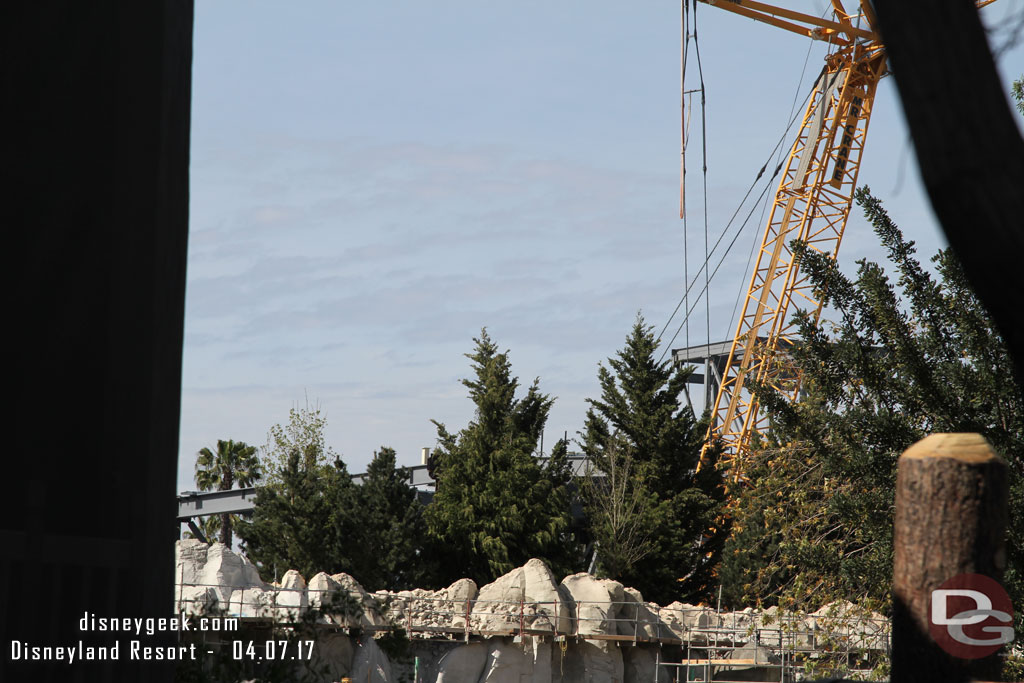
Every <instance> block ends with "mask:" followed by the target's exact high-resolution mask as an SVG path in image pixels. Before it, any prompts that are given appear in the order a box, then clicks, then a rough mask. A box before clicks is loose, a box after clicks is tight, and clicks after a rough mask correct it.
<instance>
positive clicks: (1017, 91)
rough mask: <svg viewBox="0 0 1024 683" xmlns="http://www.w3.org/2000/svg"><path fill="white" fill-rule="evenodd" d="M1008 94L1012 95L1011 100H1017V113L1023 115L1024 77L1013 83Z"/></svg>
mask: <svg viewBox="0 0 1024 683" xmlns="http://www.w3.org/2000/svg"><path fill="white" fill-rule="evenodd" d="M1010 92H1011V93H1012V94H1013V99H1015V100H1017V111H1019V112H1020V113H1021V115H1024V76H1021V77H1020V78H1018V79H1017V80H1015V81H1014V82H1013V86H1012V87H1011V89H1010Z"/></svg>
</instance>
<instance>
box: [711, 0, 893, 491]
mask: <svg viewBox="0 0 1024 683" xmlns="http://www.w3.org/2000/svg"><path fill="white" fill-rule="evenodd" d="M703 1H705V2H709V4H711V3H712V1H713V0H703ZM715 4H717V6H719V7H722V8H723V9H728V10H730V11H733V12H735V13H737V14H742V15H744V16H751V18H758V19H759V20H762V21H765V22H766V23H771V24H773V25H776V26H779V25H780V23H783V24H787V25H786V26H783V28H787V29H788V30H794V29H793V28H791V27H792V26H794V25H793V24H791V23H790V22H782V21H781V20H780V19H778V18H777V17H785V18H786V19H799V18H801V17H802V18H803V19H802V20H806V19H807V18H808V17H807V15H799V13H795V12H788V11H784V10H778V8H769V7H768V6H766V5H763V4H762V3H756V2H750V1H748V0H740V1H739V2H728V1H726V2H719V3H715ZM833 6H834V8H835V9H836V12H835V13H836V16H837V19H838V21H825V20H820V19H817V18H816V17H809V19H812V20H814V23H812V24H811V25H810V27H809V28H806V29H801V30H800V31H797V32H803V33H804V34H805V35H809V36H811V37H815V38H819V37H825V38H826V39H829V40H830V41H831V42H832V45H833V49H832V51H831V52H830V54H829V55H828V56H827V57H826V62H825V68H824V69H823V70H822V73H821V75H820V76H819V77H818V80H817V81H816V82H815V84H814V87H813V91H812V94H811V97H810V98H809V100H808V104H807V108H806V110H805V112H804V116H803V122H802V125H801V127H800V131H799V134H798V135H797V138H796V140H795V142H794V143H793V147H792V148H791V149H790V152H789V156H788V159H787V161H786V165H785V171H784V173H783V174H782V176H781V180H780V182H779V187H778V190H777V191H776V193H775V198H774V201H773V204H772V209H771V213H770V214H769V218H768V224H767V226H766V228H765V231H764V235H763V237H762V240H761V246H760V249H759V250H758V253H757V260H756V263H755V266H754V272H753V274H752V276H751V279H750V285H749V286H748V288H747V294H746V297H745V299H744V304H743V310H742V314H741V315H740V318H739V324H738V325H737V328H736V334H735V336H734V337H733V340H732V346H731V349H730V351H729V356H728V360H727V362H726V365H725V371H724V372H723V374H722V381H721V384H720V385H719V389H718V393H717V395H716V397H715V402H714V407H713V408H712V422H711V427H710V428H709V433H708V439H707V440H706V442H705V445H704V448H703V450H702V453H701V465H703V463H704V462H705V460H706V455H707V452H708V450H709V449H710V448H712V447H713V446H714V444H715V442H718V443H720V444H721V446H722V447H723V462H724V464H725V465H726V466H727V467H728V468H729V469H730V473H731V477H732V479H733V480H734V481H735V480H738V479H739V478H740V476H741V474H742V464H743V461H744V456H745V455H746V453H747V451H748V450H749V447H750V441H751V437H752V435H753V434H754V433H755V432H761V431H763V430H764V429H765V428H766V426H767V425H766V420H767V418H766V416H765V415H763V414H762V412H761V411H760V408H759V404H758V400H757V397H756V396H755V395H754V394H753V393H752V392H751V391H750V389H749V387H745V386H744V385H745V383H746V382H747V380H748V379H749V378H754V379H755V380H756V382H757V383H758V384H761V385H763V386H767V387H770V388H773V389H775V390H776V391H779V392H780V393H782V394H783V395H786V396H788V397H790V398H791V399H793V400H795V399H796V398H797V396H798V394H799V388H800V376H799V374H797V373H795V372H794V371H793V370H792V369H791V367H790V366H789V364H787V363H786V362H785V353H784V352H785V350H786V348H787V347H789V346H790V345H791V344H792V343H793V342H794V341H795V337H794V329H793V325H792V323H791V322H790V321H789V315H790V313H791V311H792V308H793V306H794V301H795V302H797V305H800V307H801V308H804V309H807V310H810V311H813V312H814V313H813V314H814V316H815V319H817V318H818V317H819V316H820V314H821V309H822V302H821V301H820V300H818V299H817V297H816V296H815V295H814V292H813V291H812V286H811V283H810V281H809V280H808V278H807V277H806V276H805V275H802V274H801V273H800V271H799V268H798V266H797V263H796V262H795V260H794V257H793V252H792V248H791V242H792V241H793V240H800V241H801V242H804V243H806V244H807V245H808V247H809V248H810V249H814V250H816V251H818V252H821V253H823V254H826V255H827V256H829V257H830V258H833V259H834V258H836V254H837V253H838V250H839V245H840V243H841V241H842V238H843V231H844V229H845V228H846V221H847V218H848V217H849V215H850V206H851V204H852V202H853V193H854V189H855V188H856V186H857V175H858V172H859V170H860V164H861V155H862V154H863V151H864V142H865V139H866V137H867V130H868V122H869V120H870V118H871V111H872V104H873V102H874V97H875V90H876V88H877V85H878V81H879V80H880V79H881V77H882V76H883V74H884V73H885V69H886V66H885V54H884V51H883V50H882V46H881V43H880V42H879V41H878V40H877V38H876V36H875V34H874V33H873V32H872V31H870V30H863V29H859V28H856V27H854V26H853V25H852V23H851V21H850V17H849V15H847V14H846V13H845V12H844V11H843V10H842V6H841V3H839V2H838V0H834V2H833ZM772 10H774V11H772ZM753 14H758V15H759V16H752V15H753ZM797 15H799V16H797ZM808 23H810V22H808Z"/></svg>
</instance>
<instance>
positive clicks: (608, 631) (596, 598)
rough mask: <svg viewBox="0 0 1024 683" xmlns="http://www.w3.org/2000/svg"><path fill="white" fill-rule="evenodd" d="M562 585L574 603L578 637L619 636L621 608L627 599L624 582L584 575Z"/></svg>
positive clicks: (574, 576) (563, 580) (570, 579)
mask: <svg viewBox="0 0 1024 683" xmlns="http://www.w3.org/2000/svg"><path fill="white" fill-rule="evenodd" d="M562 586H563V587H565V589H566V590H567V591H568V592H569V595H570V596H571V597H572V600H573V603H574V605H573V608H574V611H575V615H576V633H577V635H581V636H584V637H586V636H588V635H616V634H618V632H619V627H618V616H619V608H620V606H621V604H622V602H623V599H624V596H625V593H624V592H623V588H622V584H621V583H619V582H618V581H612V580H611V579H595V578H594V577H593V576H591V575H590V574H587V573H580V574H573V575H572V576H567V577H565V578H564V579H562Z"/></svg>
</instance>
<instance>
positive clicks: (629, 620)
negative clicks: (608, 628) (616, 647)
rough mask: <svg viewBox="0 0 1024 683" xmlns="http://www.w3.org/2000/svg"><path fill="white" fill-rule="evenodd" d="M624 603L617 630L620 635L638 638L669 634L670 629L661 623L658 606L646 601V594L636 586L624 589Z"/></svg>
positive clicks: (621, 607)
mask: <svg viewBox="0 0 1024 683" xmlns="http://www.w3.org/2000/svg"><path fill="white" fill-rule="evenodd" d="M622 601H623V602H622V605H621V606H620V608H619V621H618V626H617V628H616V630H617V631H618V634H619V635H620V636H632V637H634V638H637V639H643V638H657V637H658V634H659V633H661V634H664V635H666V636H667V635H669V629H668V628H667V627H665V626H663V625H662V624H661V619H660V618H659V616H658V606H657V605H656V604H654V603H653V602H644V596H643V595H641V594H640V591H638V590H637V589H635V588H628V587H627V588H623V589H622Z"/></svg>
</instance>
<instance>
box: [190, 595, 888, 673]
mask: <svg viewBox="0 0 1024 683" xmlns="http://www.w3.org/2000/svg"><path fill="white" fill-rule="evenodd" d="M225 588H226V587H224V586H219V585H212V584H198V583H185V582H179V583H178V584H177V586H176V591H175V605H174V610H175V613H177V614H179V615H189V614H201V613H211V612H214V613H217V614H218V615H220V616H225V617H233V618H237V619H239V621H240V622H241V624H242V625H243V627H245V626H248V627H250V628H284V629H287V628H289V627H290V626H292V625H294V624H296V623H297V622H298V621H299V619H300V618H301V617H302V615H304V614H305V615H306V618H307V619H308V618H309V615H310V614H311V613H315V614H316V615H315V617H314V621H315V623H316V625H317V628H322V629H332V630H334V631H342V632H349V633H357V634H360V635H367V634H370V635H374V636H381V635H385V634H388V633H398V632H401V633H404V635H405V636H406V637H408V638H409V639H410V640H413V641H417V640H419V641H435V642H451V643H452V644H453V645H456V644H458V643H459V642H460V641H461V642H463V643H469V642H471V641H479V640H482V639H488V638H510V639H512V640H513V641H514V642H524V641H525V640H526V639H528V638H535V639H540V640H550V641H551V642H553V643H556V644H559V645H560V646H561V647H562V649H563V651H564V648H565V645H566V644H567V643H572V642H580V641H596V642H600V641H604V642H607V643H609V644H611V643H615V644H616V645H617V646H618V647H620V648H623V647H656V648H657V650H658V655H657V656H658V668H659V670H661V668H662V667H663V668H664V670H667V671H674V672H675V673H674V674H670V678H667V679H666V678H662V679H661V681H662V683H665V682H666V681H680V682H681V681H712V680H714V681H732V680H737V681H739V680H742V681H752V680H760V681H800V680H802V679H805V678H810V677H813V678H817V677H821V676H823V675H841V676H843V677H846V678H861V679H865V680H867V679H870V678H872V677H873V676H874V675H877V673H878V672H880V671H884V670H886V667H887V664H888V660H889V654H890V651H891V629H890V623H889V621H888V620H887V619H880V618H877V617H871V616H861V615H859V614H854V613H852V612H850V611H849V610H847V611H845V613H836V614H833V615H829V614H828V613H820V612H819V613H816V614H801V613H783V612H777V611H775V610H767V611H754V610H749V609H748V610H745V611H743V612H726V613H722V612H719V611H716V610H714V609H711V608H706V607H677V606H675V605H678V603H674V604H673V606H669V607H658V606H657V605H653V604H652V603H643V602H638V601H635V600H633V601H629V600H627V601H623V602H611V601H595V602H588V601H572V600H565V599H561V600H552V601H549V602H534V601H527V600H519V601H497V600H477V599H450V598H444V597H436V595H432V596H428V595H421V594H419V593H426V591H401V592H398V593H387V592H379V593H375V594H371V593H367V592H365V591H362V590H349V591H346V590H340V591H339V590H337V589H332V590H329V591H328V590H316V589H312V588H285V587H280V586H277V585H272V586H268V587H267V589H261V588H237V589H234V590H233V591H232V590H230V588H229V589H228V591H227V592H228V594H227V595H222V594H223V593H224V589H225ZM221 595H222V597H221V598H218V597H217V596H221ZM339 598H340V600H339ZM338 605H342V606H343V607H342V609H337V606H338ZM732 672H736V673H737V676H736V678H735V679H734V678H733V677H732V676H730V674H731V673H732ZM740 672H742V674H741V673H740ZM751 676H756V677H751Z"/></svg>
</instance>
